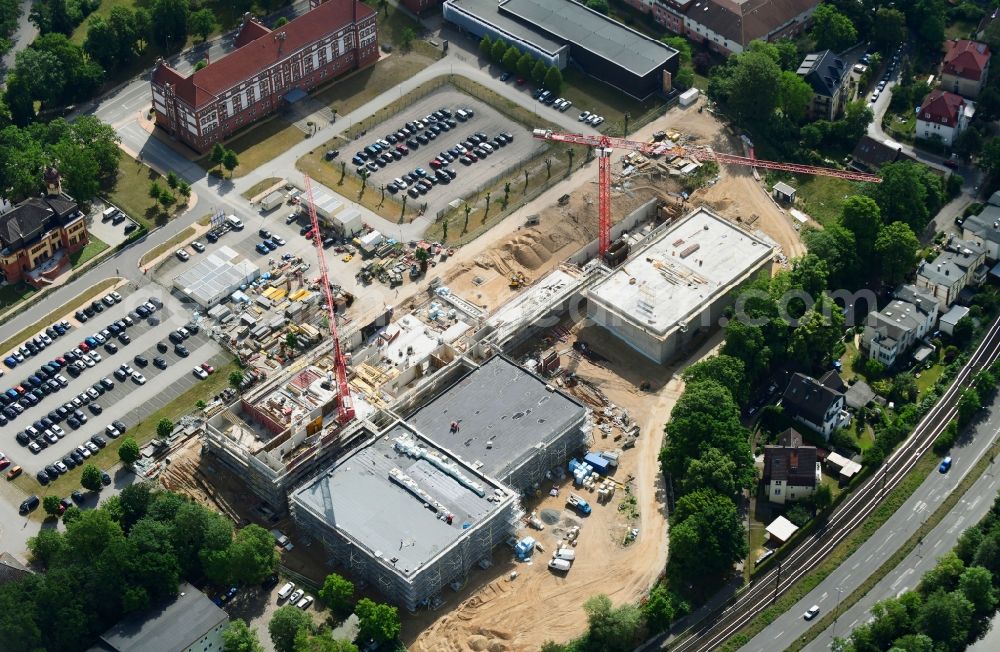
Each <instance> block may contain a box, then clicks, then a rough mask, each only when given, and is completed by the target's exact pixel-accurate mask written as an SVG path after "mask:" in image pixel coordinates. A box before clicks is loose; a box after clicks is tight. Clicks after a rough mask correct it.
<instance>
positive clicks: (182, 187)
mask: <svg viewBox="0 0 1000 652" xmlns="http://www.w3.org/2000/svg"><path fill="white" fill-rule="evenodd" d="M177 192H179V193H181V197H190V196H191V184H190V183H188V182H187V181H181V182H180V183H178V184H177Z"/></svg>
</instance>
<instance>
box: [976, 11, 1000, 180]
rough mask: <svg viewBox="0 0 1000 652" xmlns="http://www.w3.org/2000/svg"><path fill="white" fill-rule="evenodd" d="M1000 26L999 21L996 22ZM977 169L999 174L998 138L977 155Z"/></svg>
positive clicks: (994, 175) (988, 142)
mask: <svg viewBox="0 0 1000 652" xmlns="http://www.w3.org/2000/svg"><path fill="white" fill-rule="evenodd" d="M996 22H997V24H998V25H1000V21H996ZM979 167H980V168H982V170H983V172H985V173H986V174H988V175H989V176H990V177H991V178H995V177H996V175H997V173H998V172H1000V138H990V139H989V140H987V141H986V143H985V144H984V145H983V151H982V152H981V153H980V155H979Z"/></svg>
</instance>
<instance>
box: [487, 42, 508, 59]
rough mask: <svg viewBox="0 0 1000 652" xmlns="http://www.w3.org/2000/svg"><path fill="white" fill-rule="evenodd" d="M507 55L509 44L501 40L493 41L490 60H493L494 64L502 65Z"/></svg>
mask: <svg viewBox="0 0 1000 652" xmlns="http://www.w3.org/2000/svg"><path fill="white" fill-rule="evenodd" d="M505 54H507V43H506V42H505V41H503V40H501V39H497V40H495V41H493V47H492V49H491V50H490V59H492V60H493V63H495V64H500V63H501V62H502V61H503V57H504V55H505Z"/></svg>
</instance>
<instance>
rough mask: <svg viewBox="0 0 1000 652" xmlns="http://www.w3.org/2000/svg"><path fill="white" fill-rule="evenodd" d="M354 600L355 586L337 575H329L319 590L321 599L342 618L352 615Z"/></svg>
mask: <svg viewBox="0 0 1000 652" xmlns="http://www.w3.org/2000/svg"><path fill="white" fill-rule="evenodd" d="M353 598H354V584H352V583H351V582H350V581H348V580H346V579H344V578H343V577H341V576H340V575H338V574H336V573H330V574H329V575H327V576H326V579H325V580H324V581H323V588H321V589H320V590H319V599H320V600H322V601H323V604H325V605H326V606H327V608H328V609H329V610H330V611H332V612H333V613H335V614H336V615H337V616H339V617H341V618H342V617H344V616H348V615H350V613H351V603H352V600H353Z"/></svg>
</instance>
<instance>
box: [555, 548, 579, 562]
mask: <svg viewBox="0 0 1000 652" xmlns="http://www.w3.org/2000/svg"><path fill="white" fill-rule="evenodd" d="M552 558H553V559H564V560H566V561H573V560H575V559H576V550H573V549H572V548H560V549H559V550H556V551H555V552H554V553H552Z"/></svg>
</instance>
